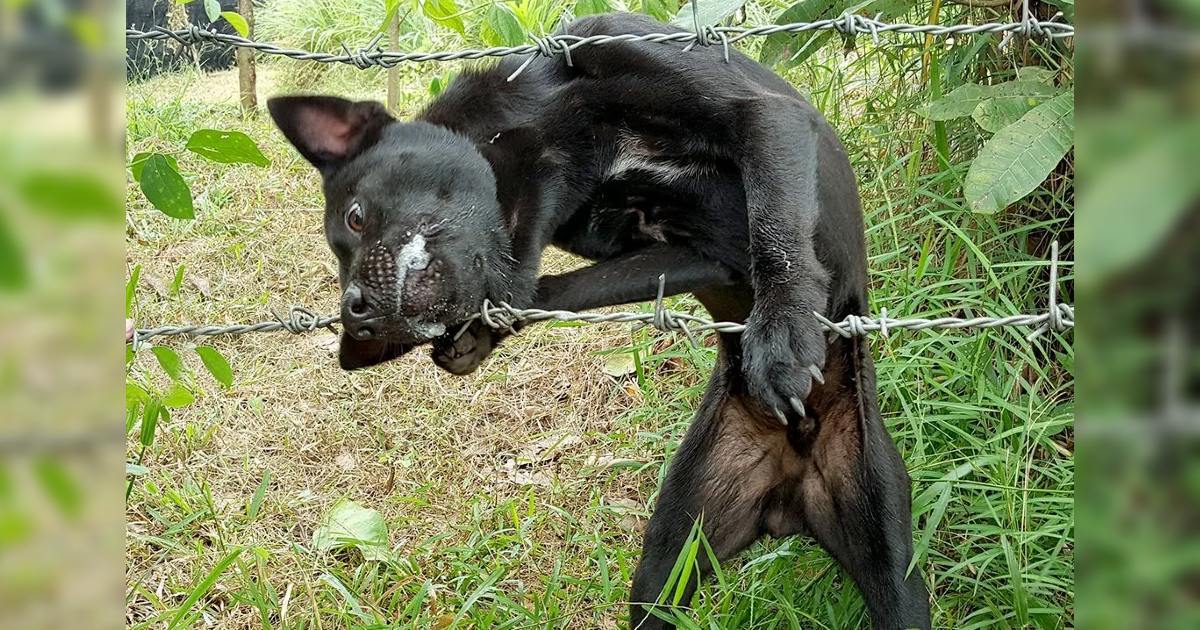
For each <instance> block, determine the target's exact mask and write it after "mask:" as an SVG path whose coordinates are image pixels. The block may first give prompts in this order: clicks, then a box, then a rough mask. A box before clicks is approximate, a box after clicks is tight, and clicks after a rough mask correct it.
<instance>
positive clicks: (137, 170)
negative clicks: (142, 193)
mask: <svg viewBox="0 0 1200 630" xmlns="http://www.w3.org/2000/svg"><path fill="white" fill-rule="evenodd" d="M152 155H161V156H163V157H164V158H166V160H167V164H170V165H171V168H173V169H175V170H176V171H178V170H179V162H178V161H177V160H176V159H175V156H173V155H167V154H165V153H138V154H137V155H135V156H133V159H132V160H130V161H129V171H130V172H131V173H133V181H135V182H140V181H142V167H143V166H145V165H146V160H148V159H150V156H152Z"/></svg>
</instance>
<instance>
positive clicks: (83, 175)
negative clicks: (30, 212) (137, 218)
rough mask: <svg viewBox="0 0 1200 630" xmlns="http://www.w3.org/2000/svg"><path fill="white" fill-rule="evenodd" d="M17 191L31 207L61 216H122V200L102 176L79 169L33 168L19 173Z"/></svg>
mask: <svg viewBox="0 0 1200 630" xmlns="http://www.w3.org/2000/svg"><path fill="white" fill-rule="evenodd" d="M18 177H19V179H18V180H17V191H18V192H19V193H20V195H21V198H22V199H23V201H24V202H25V203H27V204H28V205H29V206H30V207H31V208H33V209H35V210H38V211H41V212H45V213H47V214H51V215H54V216H56V217H58V218H61V219H70V220H81V219H104V220H112V221H115V220H116V219H118V218H120V217H121V200H120V199H119V198H118V197H117V196H116V194H114V192H113V189H112V187H111V186H109V185H108V183H106V182H105V181H104V180H102V179H100V178H98V177H95V176H93V175H92V174H90V173H87V172H82V171H63V170H53V171H42V170H39V171H32V172H29V173H25V174H23V175H21V176H18Z"/></svg>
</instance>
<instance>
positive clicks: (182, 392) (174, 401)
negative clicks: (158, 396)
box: [162, 383, 196, 409]
mask: <svg viewBox="0 0 1200 630" xmlns="http://www.w3.org/2000/svg"><path fill="white" fill-rule="evenodd" d="M195 401H196V396H195V394H193V393H192V390H190V389H188V388H187V387H184V385H183V384H182V383H175V384H174V385H172V386H171V390H170V391H168V392H167V395H165V396H163V397H162V404H164V405H166V406H168V407H170V408H172V409H179V408H181V407H186V406H188V405H190V404H192V403H193V402H195Z"/></svg>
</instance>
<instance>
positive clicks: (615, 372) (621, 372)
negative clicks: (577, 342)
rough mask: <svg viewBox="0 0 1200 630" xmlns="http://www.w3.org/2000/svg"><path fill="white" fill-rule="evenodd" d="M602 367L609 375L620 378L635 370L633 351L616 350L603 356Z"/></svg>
mask: <svg viewBox="0 0 1200 630" xmlns="http://www.w3.org/2000/svg"><path fill="white" fill-rule="evenodd" d="M602 369H603V370H604V373H605V374H607V375H609V376H612V377H615V378H621V377H624V376H629V375H630V374H633V373H634V372H636V371H637V364H636V362H635V361H634V358H633V353H630V352H617V353H614V354H610V355H608V356H607V357H605V358H604V367H603V368H602Z"/></svg>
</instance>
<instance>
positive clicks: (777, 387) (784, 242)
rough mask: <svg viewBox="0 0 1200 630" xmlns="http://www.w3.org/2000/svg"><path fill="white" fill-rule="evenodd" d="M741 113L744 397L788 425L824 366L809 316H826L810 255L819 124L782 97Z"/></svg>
mask: <svg viewBox="0 0 1200 630" xmlns="http://www.w3.org/2000/svg"><path fill="white" fill-rule="evenodd" d="M744 105H745V107H744V109H743V110H742V114H743V116H742V120H741V127H740V129H741V138H740V139H741V146H740V159H739V166H740V168H741V170H742V178H743V184H744V186H745V190H746V204H747V210H748V214H749V221H750V260H751V262H750V274H751V282H752V284H753V288H754V307H753V309H752V310H751V312H750V317H749V319H748V320H747V322H746V330H745V332H744V333H743V334H742V351H743V354H742V373H743V376H744V377H745V381H746V387H747V390H748V392H749V394H750V395H751V397H753V398H754V399H756V400H757V401H758V402H759V403H761V404H762V405H764V406H765V407H766V408H767V409H768V410H770V411H772V412H773V413H774V414H775V415H776V417H778V418H779V419H780V420H781V421H783V422H785V423H786V422H787V421H788V418H795V419H798V418H799V417H802V416H803V415H804V400H805V399H806V398H807V397H808V394H809V391H810V390H811V387H812V380H813V378H815V377H817V375H818V374H819V373H820V372H819V370H820V369H821V368H822V367H823V366H824V364H825V340H824V334H823V331H822V330H821V328H820V326H819V324H818V322H817V321H816V320H815V319H814V318H813V316H812V313H813V312H814V311H823V310H824V309H825V305H826V302H827V300H828V284H829V274H828V273H827V272H826V270H825V269H824V268H823V267H822V266H821V264H820V262H819V261H818V260H817V256H816V253H815V251H814V249H813V235H814V231H815V228H816V223H817V220H818V218H819V216H820V213H821V207H820V199H819V195H818V185H819V182H818V181H817V178H818V175H817V173H818V163H817V160H818V146H819V142H820V140H821V139H820V137H819V134H820V129H819V128H818V125H820V124H822V123H821V122H820V120H819V115H818V114H817V113H816V112H815V111H814V110H812V109H811V107H810V106H808V105H806V104H804V103H801V102H800V101H797V100H794V99H792V98H788V97H783V96H764V97H759V98H755V99H753V100H750V101H748V102H745V103H744Z"/></svg>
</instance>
